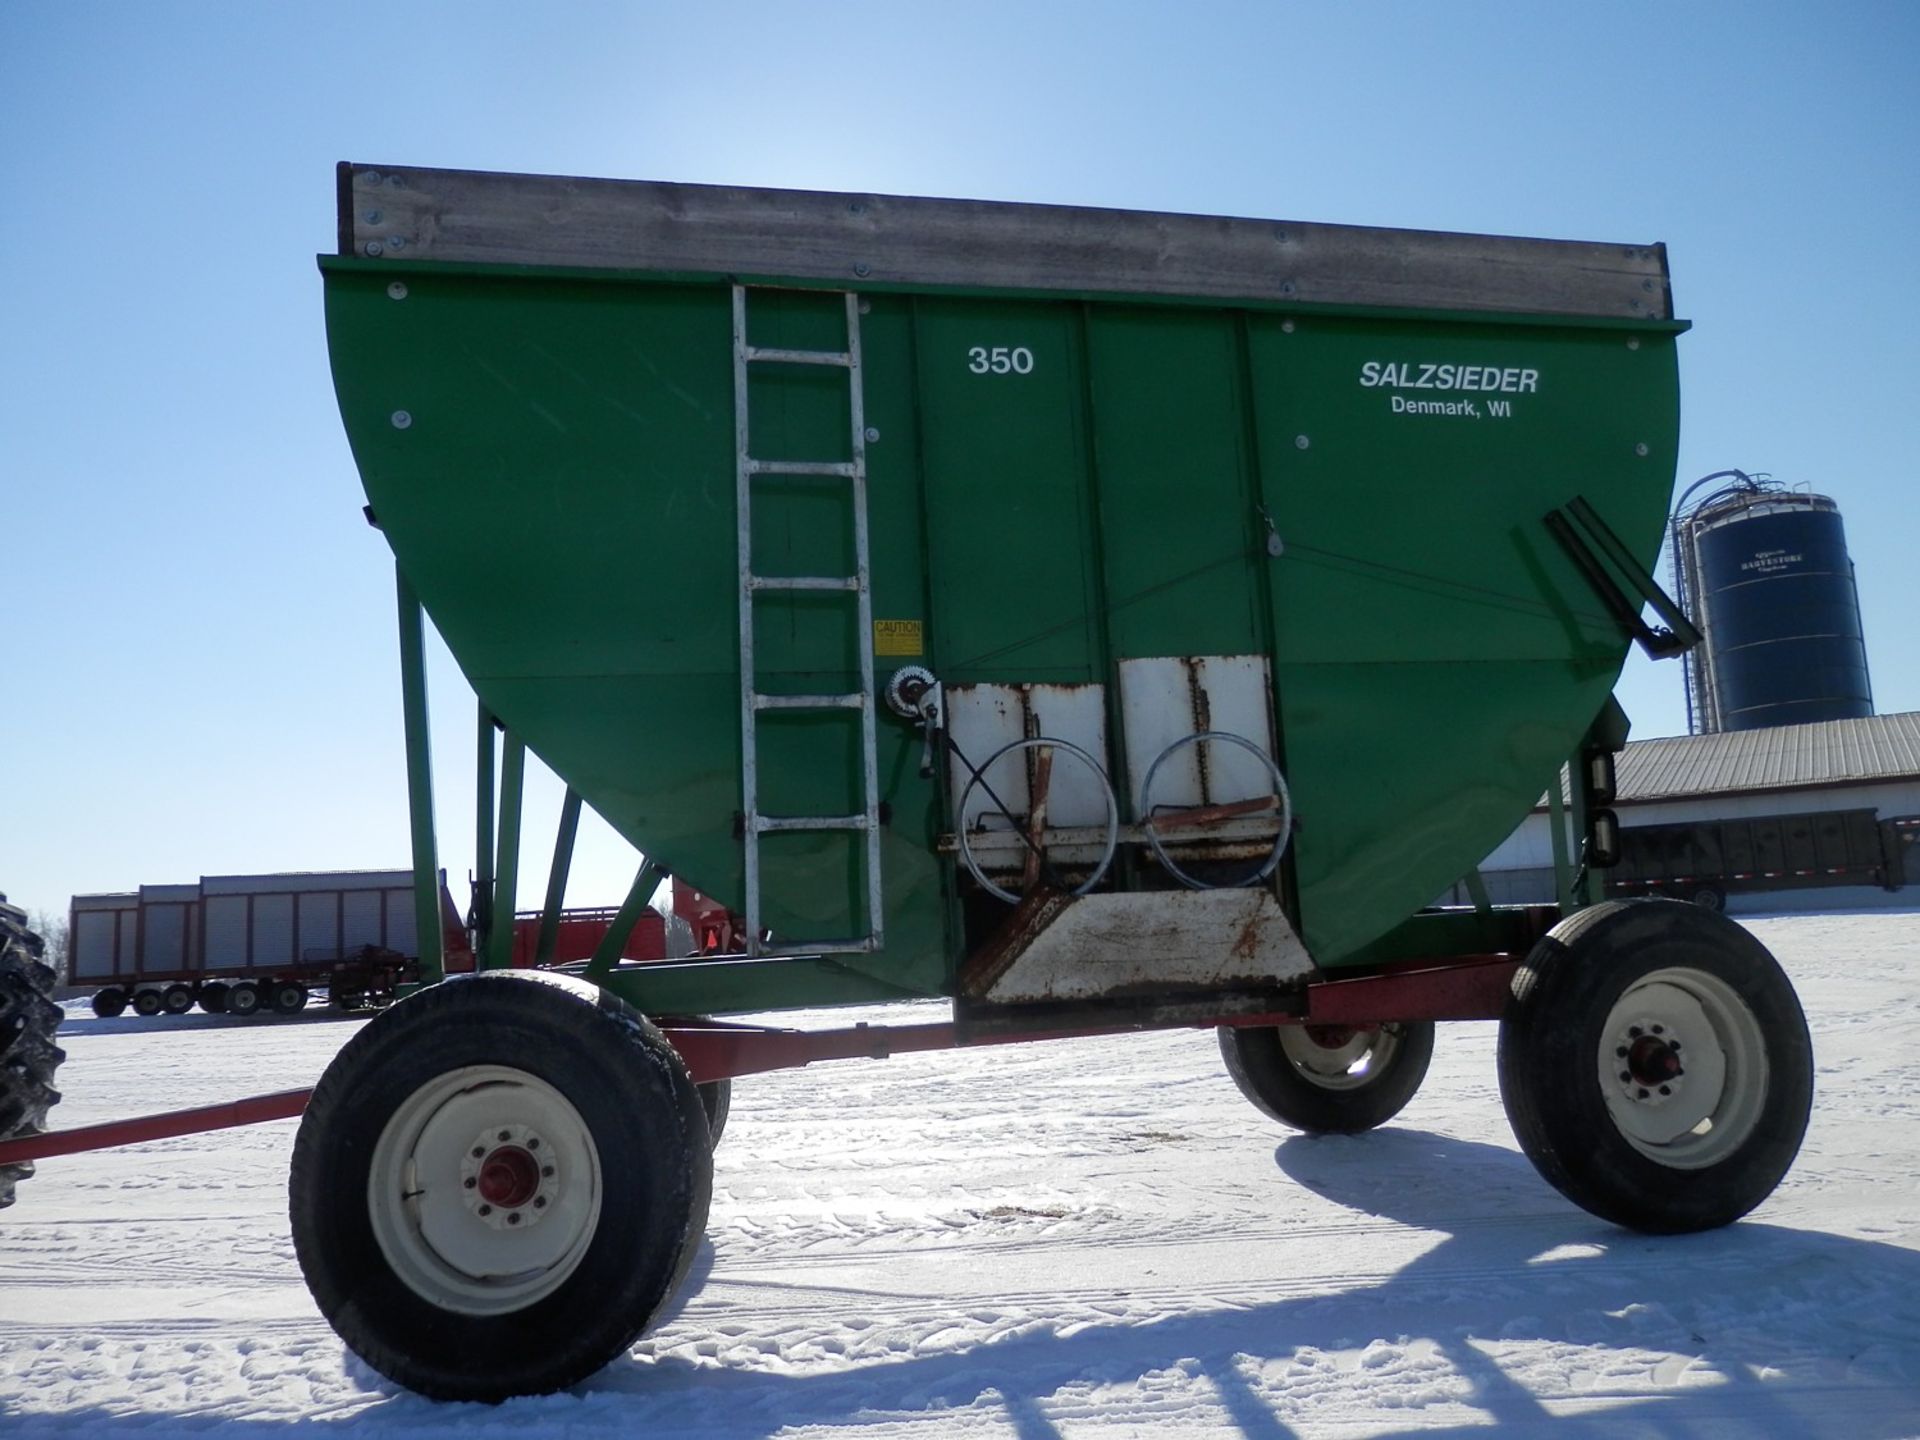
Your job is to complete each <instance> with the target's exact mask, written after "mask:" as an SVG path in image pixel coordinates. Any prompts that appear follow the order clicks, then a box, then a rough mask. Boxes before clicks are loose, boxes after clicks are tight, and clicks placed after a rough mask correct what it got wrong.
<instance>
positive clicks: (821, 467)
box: [747, 460, 860, 479]
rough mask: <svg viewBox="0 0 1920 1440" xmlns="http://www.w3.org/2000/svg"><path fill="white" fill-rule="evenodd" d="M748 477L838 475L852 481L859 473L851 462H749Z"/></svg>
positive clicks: (857, 468)
mask: <svg viewBox="0 0 1920 1440" xmlns="http://www.w3.org/2000/svg"><path fill="white" fill-rule="evenodd" d="M747 473H748V474H749V475H839V476H843V477H845V478H847V479H852V478H853V477H854V476H855V475H858V474H859V473H860V470H859V467H858V466H856V465H855V464H854V463H853V462H852V461H851V460H749V461H747Z"/></svg>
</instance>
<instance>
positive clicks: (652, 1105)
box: [290, 971, 713, 1401]
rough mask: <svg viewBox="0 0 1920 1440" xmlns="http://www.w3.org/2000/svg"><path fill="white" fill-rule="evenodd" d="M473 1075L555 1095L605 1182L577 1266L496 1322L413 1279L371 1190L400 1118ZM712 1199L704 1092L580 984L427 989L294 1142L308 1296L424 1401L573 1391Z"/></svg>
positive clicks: (658, 1280) (638, 1312)
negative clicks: (447, 1303) (517, 1076)
mask: <svg viewBox="0 0 1920 1440" xmlns="http://www.w3.org/2000/svg"><path fill="white" fill-rule="evenodd" d="M473 1065H504V1066H509V1067H512V1068H514V1069H517V1070H520V1071H524V1072H526V1073H527V1074H529V1075H531V1076H533V1077H535V1078H537V1079H538V1080H540V1081H542V1082H544V1084H545V1085H547V1086H550V1087H552V1088H553V1089H554V1090H557V1091H558V1092H559V1093H560V1095H561V1096H562V1097H564V1099H565V1100H566V1101H567V1103H569V1104H570V1105H571V1106H573V1108H574V1110H575V1111H576V1112H577V1114H578V1116H579V1119H580V1122H581V1124H582V1125H583V1126H584V1128H585V1130H586V1132H587V1134H589V1135H590V1136H591V1137H592V1141H593V1144H594V1147H595V1149H596V1150H597V1151H598V1154H599V1158H600V1164H601V1168H602V1171H603V1174H604V1175H605V1176H606V1177H607V1181H608V1194H607V1197H606V1204H605V1206H604V1208H603V1210H602V1211H601V1213H600V1217H599V1219H598V1221H597V1222H596V1223H595V1225H594V1227H593V1230H592V1232H591V1238H590V1239H589V1240H588V1241H587V1246H586V1249H585V1251H584V1253H583V1254H582V1255H581V1256H580V1258H579V1261H578V1263H577V1265H575V1267H574V1268H573V1270H572V1271H571V1273H569V1274H568V1275H567V1277H566V1278H565V1279H564V1280H563V1281H561V1282H560V1283H559V1285H558V1287H557V1288H556V1289H554V1290H553V1291H552V1292H551V1293H549V1294H546V1295H544V1296H542V1297H539V1298H537V1299H534V1300H532V1301H531V1302H530V1303H528V1304H526V1305H523V1306H521V1307H519V1308H517V1309H511V1310H505V1311H502V1312H500V1313H496V1314H492V1315H471V1314H465V1313H461V1312H459V1311H457V1310H455V1309H453V1308H451V1307H443V1306H441V1305H438V1304H436V1303H435V1302H434V1301H433V1300H432V1299H431V1298H429V1297H427V1296H425V1295H423V1294H421V1293H419V1292H417V1291H416V1290H415V1289H414V1288H413V1287H412V1286H411V1285H409V1283H408V1282H407V1280H406V1279H405V1278H403V1276H402V1275H401V1274H400V1273H399V1271H398V1270H396V1268H395V1266H394V1265H393V1263H392V1262H391V1261H390V1260H389V1258H388V1256H387V1254H386V1252H385V1251H384V1249H383V1248H382V1245H381V1242H380V1241H379V1239H378V1238H377V1236H376V1233H375V1229H374V1224H373V1220H372V1218H371V1216H370V1202H369V1200H368V1198H367V1197H368V1195H369V1188H370V1177H371V1175H372V1167H373V1160H374V1155H375V1152H376V1150H377V1149H378V1148H379V1146H380V1144H381V1137H382V1135H383V1132H384V1131H385V1129H386V1126H387V1125H388V1123H389V1121H390V1120H391V1119H392V1118H393V1117H394V1116H395V1115H396V1114H399V1113H402V1111H403V1108H404V1107H407V1106H409V1105H410V1104H412V1103H414V1100H415V1097H416V1096H417V1095H418V1094H419V1092H420V1091H421V1090H423V1089H424V1088H425V1087H427V1086H429V1085H432V1084H435V1083H436V1082H438V1081H440V1079H441V1077H445V1076H447V1075H449V1074H450V1073H451V1072H454V1071H457V1070H460V1069H462V1068H464V1067H467V1066H473ZM415 1183H416V1184H431V1183H434V1177H431V1176H421V1177H417V1178H416V1180H415ZM712 1189H713V1158H712V1151H711V1147H710V1143H709V1141H708V1138H707V1122H706V1117H705V1113H704V1110H703V1107H702V1105H701V1100H700V1092H699V1090H698V1088H697V1087H696V1086H695V1085H694V1083H693V1080H692V1078H691V1077H690V1076H689V1075H688V1073H687V1068H686V1065H685V1064H684V1062H683V1061H682V1060H681V1058H680V1056H679V1055H678V1054H677V1053H675V1051H674V1050H673V1047H672V1046H671V1045H669V1044H668V1043H667V1041H666V1039H665V1037H663V1036H662V1035H661V1034H660V1032H659V1031H658V1030H656V1029H655V1028H654V1027H653V1026H652V1025H651V1024H649V1023H648V1022H647V1020H646V1019H645V1018H644V1017H642V1016H641V1015H640V1014H639V1012H637V1011H635V1010H634V1009H632V1008H631V1007H630V1006H628V1005H627V1004H626V1003H625V1002H623V1001H621V1000H619V999H617V998H615V997H613V996H610V995H604V994H602V993H601V992H600V991H599V990H597V989H595V988H594V987H593V986H590V985H587V984H585V983H583V982H581V981H579V980H575V979H572V978H571V977H568V976H562V975H554V974H548V973H544V972H538V971H483V972H481V973H479V974H474V975H462V976H455V977H453V978H451V979H449V980H447V981H445V982H443V983H441V984H438V985H432V986H429V987H427V988H426V989H423V990H420V991H418V992H416V993H415V994H413V995H411V996H409V997H407V998H406V999H405V1000H402V1001H400V1002H399V1003H398V1004H396V1005H394V1006H392V1007H391V1008H390V1009H388V1010H386V1011H384V1012H383V1013H381V1014H379V1015H377V1016H376V1017H374V1019H373V1020H371V1021H369V1022H368V1023H367V1024H366V1025H365V1026H364V1027H363V1028H362V1029H361V1030H360V1032H359V1033H358V1034H356V1035H355V1036H354V1037H353V1039H351V1040H350V1041H348V1042H347V1044H346V1045H345V1046H344V1047H343V1048H342V1049H341V1051H340V1053H339V1055H338V1056H337V1057H336V1058H335V1060H334V1062H333V1063H332V1064H331V1065H330V1066H329V1067H328V1068H327V1071H326V1073H325V1075H323V1076H322V1077H321V1080H320V1084H319V1086H318V1087H317V1088H316V1089H315V1091H314V1094H313V1099H312V1101H311V1102H310V1103H309V1104H308V1106H307V1111H306V1115H305V1118H304V1119H303V1120H302V1121H301V1124H300V1132H299V1135H298V1137H297V1138H296V1139H295V1142H294V1150H293V1166H292V1174H291V1179H290V1190H291V1205H290V1209H291V1219H292V1229H293V1239H294V1249H295V1251H296V1253H297V1254H298V1256H299V1260H300V1267H301V1270H302V1271H303V1272H304V1273H305V1275H306V1279H307V1286H308V1288H309V1289H310V1290H311V1291H312V1292H313V1297H314V1300H315V1302H316V1303H317V1304H318V1305H319V1307H320V1310H321V1312H322V1313H323V1314H324V1315H326V1317H327V1319H328V1320H329V1321H331V1322H332V1324H333V1327H334V1329H335V1330H337V1331H338V1332H339V1334H340V1337H341V1339H343V1340H344V1341H345V1342H346V1343H347V1345H348V1346H349V1347H350V1348H351V1349H352V1350H353V1351H354V1353H355V1354H357V1355H359V1356H360V1357H361V1358H362V1359H363V1360H365V1361H366V1362H367V1364H369V1365H371V1366H372V1367H373V1368H374V1369H375V1370H377V1371H379V1372H380V1373H381V1374H383V1375H385V1376H387V1377H388V1378H390V1379H392V1380H395V1381H397V1382H398V1383H400V1384H402V1385H405V1386H407V1387H408V1388H409V1389H412V1390H415V1391H418V1392H419V1393H420V1394H422V1395H427V1396H430V1397H433V1398H435V1399H441V1400H482V1401H499V1400H505V1399H508V1398H509V1397H511V1396H515V1395H541V1394H547V1393H549V1392H551V1391H554V1390H560V1389H564V1388H566V1387H567V1386H569V1385H574V1384H577V1383H578V1382H579V1381H581V1380H584V1379H586V1378H587V1377H588V1376H589V1375H592V1374H593V1373H594V1372H596V1371H597V1370H599V1369H601V1368H602V1367H603V1366H605V1365H606V1364H607V1363H608V1362H609V1361H611V1360H613V1359H615V1358H616V1357H618V1356H620V1355H622V1354H624V1353H625V1352H626V1351H627V1349H628V1348H629V1347H630V1346H631V1345H632V1344H633V1342H634V1341H635V1340H636V1339H638V1338H639V1336H640V1335H641V1334H642V1333H643V1332H644V1331H645V1330H646V1328H647V1326H648V1325H649V1324H651V1323H652V1322H653V1321H654V1320H655V1319H656V1318H657V1317H658V1316H659V1315H660V1314H661V1312H662V1311H663V1310H664V1309H665V1307H666V1306H667V1304H668V1302H669V1300H670V1299H671V1298H672V1296H673V1293H674V1291H675V1290H676V1289H677V1288H678V1287H679V1285H680V1284H681V1282H682V1281H683V1280H684V1279H685V1277H686V1274H687V1271H688V1270H689V1269H690V1268H691V1266H692V1264H693V1260H694V1257H695V1255H696V1254H697V1253H698V1250H699V1247H700V1242H701V1237H702V1235H703V1233H704V1231H705V1228H706V1219H707V1206H708V1202H709V1200H710V1198H711V1195H712Z"/></svg>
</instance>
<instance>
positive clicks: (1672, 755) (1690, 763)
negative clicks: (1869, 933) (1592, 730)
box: [1442, 711, 1920, 904]
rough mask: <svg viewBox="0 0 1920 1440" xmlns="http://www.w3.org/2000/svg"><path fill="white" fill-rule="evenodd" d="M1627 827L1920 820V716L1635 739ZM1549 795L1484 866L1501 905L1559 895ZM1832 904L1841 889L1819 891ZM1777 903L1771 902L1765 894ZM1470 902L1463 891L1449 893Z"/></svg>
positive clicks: (1625, 777) (1623, 798)
mask: <svg viewBox="0 0 1920 1440" xmlns="http://www.w3.org/2000/svg"><path fill="white" fill-rule="evenodd" d="M1616 764H1617V767H1618V774H1619V798H1618V799H1617V800H1616V801H1615V802H1614V806H1613V808H1614V810H1615V811H1616V812H1617V813H1618V814H1619V816H1620V823H1621V825H1622V826H1623V827H1632V826H1635V825H1664V824H1670V823H1673V822H1675V821H1686V820H1726V819H1738V818H1742V817H1746V816H1755V815H1804V814H1811V813H1813V812H1816V811H1822V810H1840V809H1874V810H1877V811H1878V812H1879V815H1880V818H1881V819H1892V818H1894V817H1896V816H1909V815H1920V711H1905V712H1902V713H1900V714H1895V715H1870V716H1867V717H1865V718H1863V719H1854V720H1827V721H1823V722H1821V723H1819V724H1814V725H1781V726H1776V727H1775V728H1773V729H1769V730H1742V731H1731V732H1725V733H1722V734H1717V735H1678V736H1672V737H1669V738H1663V739H1658V740H1634V741H1630V742H1628V745H1627V748H1626V749H1625V750H1624V751H1622V752H1621V753H1620V755H1619V757H1618V759H1617V762H1616ZM1548 823H1549V822H1548V817H1547V805H1546V797H1544V796H1542V797H1541V801H1540V804H1539V805H1538V806H1537V807H1535V809H1534V812H1533V814H1531V815H1529V816H1528V817H1527V818H1526V820H1525V821H1523V822H1522V823H1521V825H1520V828H1519V829H1517V830H1515V831H1514V832H1513V834H1512V835H1510V836H1509V837H1508V838H1507V839H1506V840H1505V841H1503V842H1502V843H1501V844H1500V845H1499V846H1498V847H1497V848H1496V849H1495V850H1494V852H1493V853H1492V854H1491V855H1489V856H1488V857H1487V858H1486V860H1485V861H1484V862H1483V863H1482V865H1481V873H1482V876H1483V878H1484V879H1485V880H1486V882H1487V890H1488V893H1489V894H1490V895H1491V897H1492V898H1493V900H1494V901H1495V902H1498V903H1513V902H1544V901H1551V900H1552V899H1553V898H1554V883H1553V836H1552V832H1551V831H1550V830H1549V828H1548ZM1816 893H1818V894H1820V895H1821V896H1823V897H1824V900H1825V903H1829V904H1830V903H1834V902H1835V901H1836V900H1837V899H1839V898H1840V896H1839V893H1838V892H1835V891H1832V890H1828V891H1822V892H1816ZM1758 898H1760V899H1762V900H1768V899H1770V898H1772V897H1766V896H1762V897H1758ZM1442 899H1443V903H1446V904H1470V903H1471V900H1470V899H1469V898H1468V896H1467V894H1466V890H1465V888H1464V886H1456V887H1455V891H1454V893H1451V894H1449V895H1446V896H1444V897H1442Z"/></svg>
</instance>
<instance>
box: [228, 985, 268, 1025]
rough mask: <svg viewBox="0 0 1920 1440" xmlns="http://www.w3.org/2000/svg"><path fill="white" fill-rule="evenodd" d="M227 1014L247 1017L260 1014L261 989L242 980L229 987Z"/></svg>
mask: <svg viewBox="0 0 1920 1440" xmlns="http://www.w3.org/2000/svg"><path fill="white" fill-rule="evenodd" d="M227 1013H228V1014H229V1015H239V1016H241V1017H243V1018H244V1017H246V1016H249V1015H258V1014H259V1013H260V987H259V986H258V985H256V984H254V983H253V981H251V980H241V981H238V982H236V983H235V984H232V985H229V986H228V987H227Z"/></svg>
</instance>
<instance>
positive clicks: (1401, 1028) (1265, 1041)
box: [1220, 1020, 1433, 1135]
mask: <svg viewBox="0 0 1920 1440" xmlns="http://www.w3.org/2000/svg"><path fill="white" fill-rule="evenodd" d="M1220 1054H1221V1057H1222V1058H1223V1059H1224V1060H1225V1061H1226V1062H1227V1073H1228V1074H1229V1075H1231V1076H1232V1077H1233V1083H1234V1084H1236V1085H1238V1086H1239V1087H1240V1093H1241V1094H1242V1095H1244V1096H1246V1097H1247V1099H1249V1100H1251V1101H1252V1102H1253V1103H1254V1104H1255V1105H1256V1106H1258V1107H1259V1108H1260V1109H1261V1110H1262V1111H1264V1112H1265V1113H1266V1114H1268V1115H1270V1116H1271V1117H1272V1118H1274V1119H1275V1120H1278V1121H1279V1122H1280V1123H1281V1124H1282V1125H1290V1126H1292V1127H1293V1128H1294V1129H1295V1130H1303V1131H1305V1132H1306V1133H1307V1134H1309V1135H1357V1134H1359V1133H1360V1132H1361V1131H1363V1130H1371V1129H1373V1128H1374V1127H1375V1126H1378V1125H1384V1124H1385V1123H1386V1122H1387V1121H1389V1120H1391V1119H1392V1118H1393V1117H1394V1116H1396V1115H1398V1114H1399V1113H1400V1112H1401V1110H1403V1109H1405V1108H1406V1104H1407V1102H1408V1101H1409V1100H1411V1099H1413V1096H1414V1092H1416V1091H1417V1090H1419V1088H1420V1082H1421V1081H1422V1080H1424V1079H1426V1078H1427V1066H1428V1065H1429V1064H1430V1063H1431V1062H1432V1060H1433V1022H1432V1021H1430V1020H1409V1021H1403V1022H1390V1023H1387V1024H1384V1025H1381V1026H1380V1027H1378V1028H1377V1029H1373V1030H1360V1029H1351V1028H1348V1027H1345V1026H1341V1027H1331V1026H1322V1025H1276V1026H1272V1027H1270V1028H1258V1027H1235V1026H1231V1025H1223V1026H1221V1027H1220Z"/></svg>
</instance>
